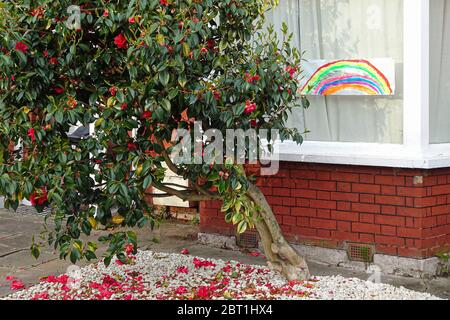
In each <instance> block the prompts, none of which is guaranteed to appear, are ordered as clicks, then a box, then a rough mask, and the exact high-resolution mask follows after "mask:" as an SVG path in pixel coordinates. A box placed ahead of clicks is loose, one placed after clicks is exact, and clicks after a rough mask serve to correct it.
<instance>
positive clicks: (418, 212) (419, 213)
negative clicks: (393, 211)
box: [397, 207, 426, 217]
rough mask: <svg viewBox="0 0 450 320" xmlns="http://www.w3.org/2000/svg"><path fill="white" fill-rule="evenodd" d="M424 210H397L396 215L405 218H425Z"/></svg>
mask: <svg viewBox="0 0 450 320" xmlns="http://www.w3.org/2000/svg"><path fill="white" fill-rule="evenodd" d="M425 213H426V211H425V209H423V208H402V207H398V208H397V215H399V216H405V217H423V216H425Z"/></svg>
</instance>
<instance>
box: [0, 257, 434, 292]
mask: <svg viewBox="0 0 450 320" xmlns="http://www.w3.org/2000/svg"><path fill="white" fill-rule="evenodd" d="M133 261H134V262H133V263H132V264H129V265H119V264H118V263H117V262H115V261H113V262H112V263H111V265H110V266H109V267H105V266H104V264H103V263H102V262H100V263H96V264H92V265H90V266H88V267H85V268H82V269H76V268H73V269H71V270H70V272H69V275H70V276H64V275H63V276H60V277H50V278H47V279H46V280H45V279H44V280H42V281H41V283H39V284H38V285H36V286H33V287H31V288H28V289H24V290H21V291H17V292H15V293H14V294H12V295H10V296H8V297H5V298H3V299H5V300H12V299H14V300H16V299H19V300H22V299H50V300H61V299H66V300H73V299H77V300H78V299H83V300H86V299H139V300H142V299H152V300H153V299H295V300H297V299H305V300H322V299H325V300H435V299H436V300H437V299H438V298H437V297H434V296H432V295H430V294H427V293H419V292H414V291H411V290H407V289H405V288H397V287H394V286H391V285H386V284H375V283H372V282H366V281H362V280H359V279H348V278H343V277H341V276H334V277H317V278H313V279H311V280H310V281H308V282H299V283H286V281H285V280H284V279H283V277H282V276H281V275H279V274H278V273H275V272H272V271H270V270H268V269H267V268H266V267H261V266H248V265H242V264H239V263H238V262H235V261H228V262H225V261H222V260H205V259H202V258H198V257H197V258H196V257H193V256H190V255H181V254H165V253H156V252H151V251H139V252H138V253H137V255H136V256H135V257H134V258H133ZM196 265H197V266H196ZM186 272H187V273H186ZM19 281H20V280H19Z"/></svg>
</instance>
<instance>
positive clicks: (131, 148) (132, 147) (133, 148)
mask: <svg viewBox="0 0 450 320" xmlns="http://www.w3.org/2000/svg"><path fill="white" fill-rule="evenodd" d="M136 149H137V145H136V144H135V143H134V142H128V150H130V151H135V150H136Z"/></svg>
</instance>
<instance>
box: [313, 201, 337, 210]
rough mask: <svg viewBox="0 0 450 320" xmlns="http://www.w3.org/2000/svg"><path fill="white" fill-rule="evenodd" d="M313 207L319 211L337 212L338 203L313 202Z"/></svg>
mask: <svg viewBox="0 0 450 320" xmlns="http://www.w3.org/2000/svg"><path fill="white" fill-rule="evenodd" d="M311 207H312V208H317V209H331V210H336V201H327V200H311Z"/></svg>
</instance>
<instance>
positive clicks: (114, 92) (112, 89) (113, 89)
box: [108, 87, 117, 96]
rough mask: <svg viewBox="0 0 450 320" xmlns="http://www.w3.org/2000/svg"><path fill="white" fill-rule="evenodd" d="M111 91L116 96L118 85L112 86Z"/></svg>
mask: <svg viewBox="0 0 450 320" xmlns="http://www.w3.org/2000/svg"><path fill="white" fill-rule="evenodd" d="M108 91H109V93H110V94H111V95H112V96H115V95H116V93H117V88H116V87H111V88H109V90H108Z"/></svg>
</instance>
